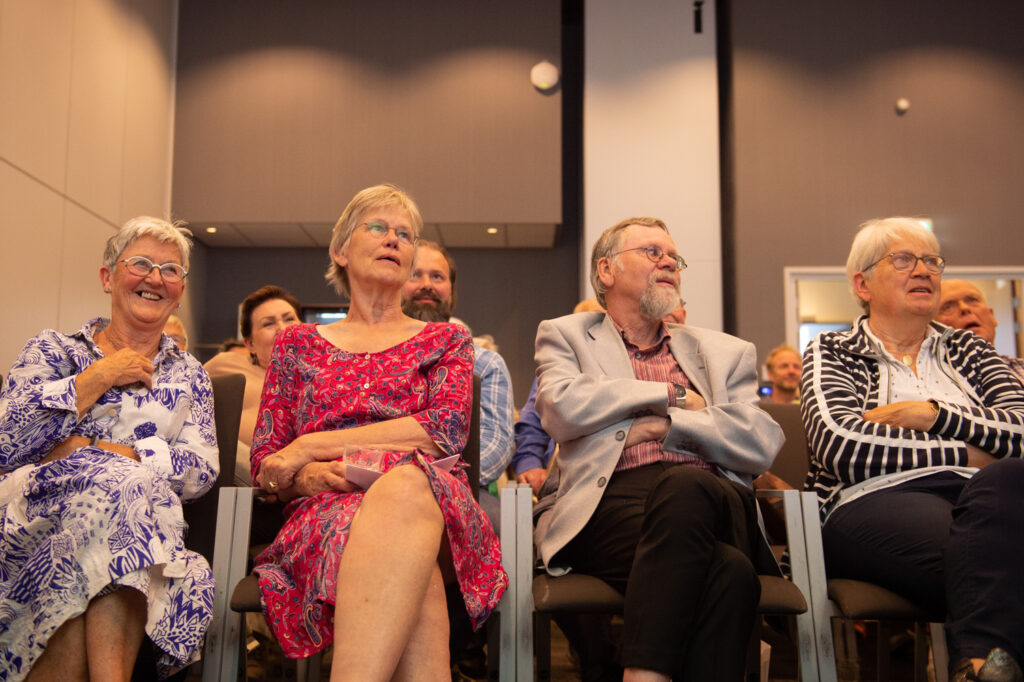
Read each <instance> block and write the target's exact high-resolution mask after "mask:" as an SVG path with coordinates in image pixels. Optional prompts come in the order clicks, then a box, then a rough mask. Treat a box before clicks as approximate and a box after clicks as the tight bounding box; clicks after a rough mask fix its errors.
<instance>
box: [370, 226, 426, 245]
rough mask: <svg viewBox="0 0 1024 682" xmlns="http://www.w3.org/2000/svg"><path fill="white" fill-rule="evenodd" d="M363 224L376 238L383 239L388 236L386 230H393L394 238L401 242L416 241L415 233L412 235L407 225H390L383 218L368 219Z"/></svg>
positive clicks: (409, 242) (410, 242)
mask: <svg viewBox="0 0 1024 682" xmlns="http://www.w3.org/2000/svg"><path fill="white" fill-rule="evenodd" d="M363 225H365V226H366V231H367V232H369V233H370V235H371V236H373V237H375V238H377V239H381V240H383V239H384V238H385V237H387V236H388V232H391V231H394V233H395V239H397V240H398V241H400V242H402V243H403V244H413V243H415V241H416V237H415V235H413V233H412V230H410V229H409V228H408V227H402V226H401V225H399V226H396V227H391V226H390V225H388V224H387V223H385V222H384V221H383V220H369V221H367V222H365V223H363Z"/></svg>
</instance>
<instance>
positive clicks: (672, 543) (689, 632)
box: [535, 218, 783, 681]
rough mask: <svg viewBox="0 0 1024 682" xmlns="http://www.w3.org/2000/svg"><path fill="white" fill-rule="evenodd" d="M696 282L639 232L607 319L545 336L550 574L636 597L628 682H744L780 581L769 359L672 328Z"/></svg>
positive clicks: (611, 291)
mask: <svg viewBox="0 0 1024 682" xmlns="http://www.w3.org/2000/svg"><path fill="white" fill-rule="evenodd" d="M685 267H686V263H685V261H684V260H683V258H682V257H681V256H680V255H679V252H678V251H677V249H676V246H675V243H674V242H673V241H672V237H671V236H670V235H669V232H668V228H667V227H666V226H665V223H664V222H662V221H661V220H658V219H656V218H629V219H626V220H623V221H622V222H620V223H618V224H617V225H615V226H613V227H611V228H609V229H608V230H606V231H605V232H604V234H602V235H601V237H600V238H599V239H598V241H597V243H596V244H595V245H594V251H593V254H592V258H591V268H590V279H591V283H592V285H593V287H594V291H595V293H596V294H597V299H598V302H599V303H600V304H601V305H602V306H603V307H604V308H605V310H606V311H607V313H601V312H590V313H580V314H574V315H567V316H565V317H561V318H558V319H555V320H546V321H544V322H542V323H541V324H540V327H539V328H538V330H537V347H536V360H537V368H538V378H539V386H538V390H537V401H536V404H537V411H538V412H539V414H540V418H541V423H542V425H543V427H544V429H545V430H546V431H547V432H548V433H549V434H551V436H552V437H553V438H554V439H555V441H556V442H558V444H559V448H560V450H559V455H558V461H559V472H560V477H561V479H560V481H559V489H558V495H557V497H556V499H555V502H554V504H553V505H552V507H551V508H550V510H549V511H547V512H546V513H544V514H542V516H541V517H540V519H538V523H537V528H536V531H535V540H536V544H537V547H538V550H539V554H540V558H541V561H542V563H543V565H544V568H545V570H547V571H548V573H550V574H552V575H562V574H564V573H566V572H568V571H569V570H577V571H580V572H582V573H585V574H589V575H593V576H596V577H599V578H601V579H602V580H604V581H605V582H607V583H608V584H609V585H611V586H612V587H613V588H615V589H617V590H619V591H620V592H622V593H623V594H624V595H625V597H626V606H625V627H624V633H623V647H622V664H623V667H624V668H625V673H624V677H623V679H624V680H635V679H645V680H665V681H667V680H669V679H671V678H673V677H674V678H675V679H686V680H691V679H692V680H698V679H699V680H709V679H715V680H736V681H739V680H741V679H743V673H744V663H745V660H746V655H745V652H746V647H747V644H748V642H749V639H750V634H751V632H752V629H753V626H754V613H755V609H756V607H757V603H758V598H759V595H760V586H759V582H758V579H757V573H758V572H759V571H762V572H763V571H776V570H777V566H776V564H775V562H774V559H772V557H771V554H770V551H769V550H768V547H767V544H766V543H765V542H764V539H763V537H762V536H761V533H760V529H759V526H758V521H757V511H756V505H755V501H754V496H753V492H752V491H751V480H752V478H753V477H754V476H756V475H758V474H761V473H763V472H764V471H766V470H767V469H768V467H769V466H770V465H771V463H772V461H773V460H774V458H775V455H776V453H777V452H778V450H779V447H780V446H781V445H782V441H783V435H782V430H781V429H780V428H779V426H778V425H777V424H776V423H775V422H774V421H773V420H772V419H771V417H769V416H768V415H767V414H766V413H765V412H763V411H762V410H761V409H760V408H759V407H758V404H757V361H756V353H755V350H754V347H753V345H751V344H750V343H747V342H746V341H742V340H740V339H737V338H735V337H733V336H729V335H727V334H723V333H720V332H716V331H711V330H707V329H700V328H697V327H691V326H688V325H681V324H676V323H674V322H670V323H666V322H665V321H664V320H663V318H664V317H665V316H666V315H668V314H669V313H670V312H672V311H673V310H674V309H675V308H677V307H678V306H679V304H680V297H679V287H680V272H681V271H682V270H683V268H685Z"/></svg>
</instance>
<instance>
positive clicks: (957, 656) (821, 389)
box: [800, 218, 1024, 682]
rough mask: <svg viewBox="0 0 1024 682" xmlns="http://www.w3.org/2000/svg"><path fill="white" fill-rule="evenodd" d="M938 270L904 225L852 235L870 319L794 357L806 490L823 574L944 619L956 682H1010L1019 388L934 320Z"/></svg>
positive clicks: (1019, 604) (1014, 649) (1020, 523)
mask: <svg viewBox="0 0 1024 682" xmlns="http://www.w3.org/2000/svg"><path fill="white" fill-rule="evenodd" d="M944 268H945V260H944V259H943V258H942V256H941V255H940V253H939V244H938V242H937V241H936V239H935V236H934V235H933V234H932V233H931V232H930V231H928V230H926V229H925V228H924V227H922V226H921V225H920V224H919V223H918V222H917V221H916V220H913V219H910V218H887V219H885V220H874V221H870V222H868V223H865V224H864V225H863V226H862V227H861V230H860V232H858V234H857V236H856V238H855V239H854V241H853V246H852V247H851V250H850V256H849V258H848V260H847V264H846V272H847V276H848V279H849V282H850V288H851V290H852V291H853V293H854V295H855V297H856V298H857V300H858V301H859V302H860V304H861V306H862V307H863V308H864V310H865V313H866V314H865V315H863V316H861V317H860V318H859V319H858V320H856V321H855V322H854V324H853V329H852V330H850V331H846V332H825V333H823V334H820V335H819V336H818V337H817V338H816V339H815V340H814V341H812V342H811V344H810V346H808V349H807V351H806V353H805V354H804V365H803V379H802V382H803V386H802V390H801V395H802V396H803V397H802V402H801V405H800V406H801V413H802V416H803V422H804V428H806V429H807V437H808V442H809V444H810V447H811V450H812V458H811V465H810V471H809V473H808V486H809V487H810V488H812V489H813V490H814V491H815V492H817V494H818V498H819V499H820V500H821V503H822V522H823V524H824V525H823V528H822V539H823V541H824V546H825V561H826V563H827V567H828V574H829V576H830V577H832V578H853V579H857V580H865V581H868V582H872V583H876V584H878V585H882V586H884V587H886V588H888V589H890V590H892V591H894V592H896V593H898V594H900V595H902V596H904V597H906V598H908V599H910V600H912V601H914V602H916V603H917V604H919V605H921V606H922V607H924V608H926V609H929V610H931V611H933V612H934V611H939V612H945V613H946V614H947V622H946V632H947V637H948V639H949V645H950V649H951V656H950V660H951V661H953V668H952V670H951V673H952V679H953V680H956V681H957V682H960V681H962V680H986V681H987V680H992V681H995V680H998V681H999V682H1010V681H1015V682H1020V681H1021V679H1022V675H1021V669H1020V665H1019V664H1020V662H1021V661H1022V660H1024V587H1022V583H1021V579H1020V577H1021V574H1022V573H1024V550H1022V549H1021V542H1020V539H1021V531H1020V529H1021V528H1022V527H1024V504H1022V503H1021V500H1022V499H1024V498H1022V493H1021V491H1022V490H1024V460H1022V459H1021V455H1022V454H1024V391H1022V389H1021V385H1020V383H1019V382H1018V381H1017V380H1016V379H1015V378H1014V376H1013V375H1012V374H1011V373H1010V370H1009V369H1008V368H1007V366H1006V364H1005V363H1003V362H1002V360H1001V358H1000V356H999V355H998V353H996V351H995V349H994V348H993V347H992V346H991V345H989V344H988V342H986V341H985V340H984V339H981V338H979V337H978V336H976V335H975V334H974V333H972V332H971V331H969V330H966V329H962V330H961V329H951V328H949V327H947V326H945V325H943V324H939V323H937V322H933V321H932V318H933V317H934V316H935V313H936V312H937V311H938V307H939V286H940V283H941V279H942V271H943V269H944Z"/></svg>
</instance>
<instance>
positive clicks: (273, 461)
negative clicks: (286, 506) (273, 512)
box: [256, 436, 344, 494]
mask: <svg viewBox="0 0 1024 682" xmlns="http://www.w3.org/2000/svg"><path fill="white" fill-rule="evenodd" d="M305 439H306V436H299V437H298V438H296V439H295V440H293V441H292V442H291V443H289V444H288V445H286V446H285V447H283V448H281V449H280V450H278V451H277V452H275V453H274V454H272V455H268V456H267V457H266V458H265V459H264V460H263V461H262V462H260V470H259V472H258V473H257V476H256V479H257V481H259V484H260V487H261V488H263V489H264V490H266V491H267V492H268V493H271V494H277V493H279V492H280V491H281V490H284V489H285V488H290V487H291V486H292V485H293V483H294V481H295V477H296V476H297V475H298V473H299V471H300V470H301V469H302V468H303V467H304V466H306V465H307V464H310V463H311V462H315V461H316V458H315V457H314V456H313V455H311V454H310V453H307V452H306V448H304V443H305ZM342 473H344V472H342Z"/></svg>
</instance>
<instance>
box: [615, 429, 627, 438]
mask: <svg viewBox="0 0 1024 682" xmlns="http://www.w3.org/2000/svg"><path fill="white" fill-rule="evenodd" d="M615 440H626V432H625V431H616V432H615Z"/></svg>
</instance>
